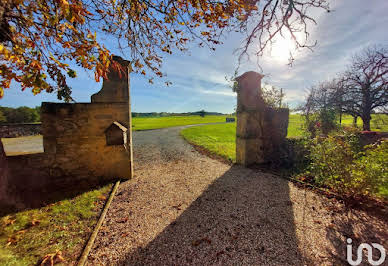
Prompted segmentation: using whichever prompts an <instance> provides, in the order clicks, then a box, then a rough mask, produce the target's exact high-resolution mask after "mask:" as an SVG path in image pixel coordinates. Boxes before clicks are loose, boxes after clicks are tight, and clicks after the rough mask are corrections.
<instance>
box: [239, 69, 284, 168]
mask: <svg viewBox="0 0 388 266" xmlns="http://www.w3.org/2000/svg"><path fill="white" fill-rule="evenodd" d="M262 78H263V75H261V74H259V73H257V72H253V71H250V72H246V73H245V74H243V75H241V76H239V77H238V78H236V81H237V82H238V89H237V130H236V161H237V163H238V164H242V165H245V166H248V165H252V164H263V163H271V162H273V161H275V160H278V159H279V158H280V157H281V148H282V145H283V143H284V141H285V138H286V136H287V127H288V113H289V111H288V109H286V108H279V109H274V108H271V107H269V106H267V105H266V104H265V102H264V100H263V98H262V92H261V79H262Z"/></svg>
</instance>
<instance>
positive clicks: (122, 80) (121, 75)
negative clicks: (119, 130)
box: [91, 56, 133, 177]
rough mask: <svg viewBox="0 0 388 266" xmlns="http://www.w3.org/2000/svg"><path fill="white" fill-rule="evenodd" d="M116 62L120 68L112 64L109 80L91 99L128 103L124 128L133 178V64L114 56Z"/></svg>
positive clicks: (100, 101)
mask: <svg viewBox="0 0 388 266" xmlns="http://www.w3.org/2000/svg"><path fill="white" fill-rule="evenodd" d="M112 59H113V60H114V61H116V62H117V63H119V65H120V68H117V67H116V66H115V65H114V64H111V66H110V69H109V73H108V78H107V79H104V80H103V82H102V88H101V90H100V91H99V92H97V93H95V94H93V95H92V97H91V102H92V103H102V102H109V103H115V102H117V103H123V102H124V103H127V104H128V112H129V117H128V120H127V121H121V122H124V126H125V127H127V129H128V130H127V143H126V146H125V148H126V149H127V151H128V154H129V159H130V164H131V177H133V143H132V113H131V94H130V76H129V75H130V73H131V64H130V62H129V61H127V60H124V59H123V58H121V57H120V56H113V58H112Z"/></svg>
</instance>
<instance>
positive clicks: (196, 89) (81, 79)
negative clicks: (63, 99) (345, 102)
mask: <svg viewBox="0 0 388 266" xmlns="http://www.w3.org/2000/svg"><path fill="white" fill-rule="evenodd" d="M330 7H331V9H332V12H330V13H327V12H325V11H323V10H319V11H318V10H316V11H314V13H313V17H314V18H316V21H317V25H315V26H312V25H311V27H310V28H309V32H310V34H311V35H310V38H311V40H316V41H317V45H316V47H314V48H313V51H310V50H307V49H304V50H301V51H296V52H295V55H294V58H295V61H294V64H293V66H292V67H290V66H288V65H287V63H288V55H289V50H291V51H294V48H293V45H292V42H291V41H290V40H288V39H281V38H280V39H278V40H277V41H276V43H275V44H274V45H273V47H272V49H271V50H268V51H267V52H265V54H264V56H263V57H261V58H259V62H260V67H261V69H260V68H259V67H258V65H257V63H256V59H255V58H254V60H253V61H245V62H243V64H241V66H240V68H239V74H243V73H244V72H245V71H257V72H261V73H263V74H264V75H265V77H264V79H263V82H265V83H267V84H271V85H274V86H277V87H281V88H283V90H284V92H285V94H286V99H285V100H286V102H288V103H289V105H290V107H295V106H297V105H298V104H300V103H301V102H303V100H304V97H305V96H306V93H307V90H308V88H309V87H311V86H312V85H314V84H317V83H318V82H321V81H325V80H328V79H331V78H334V77H335V76H336V75H338V73H340V72H341V71H343V70H345V68H346V65H347V64H348V63H349V61H350V59H351V57H352V55H354V54H355V53H357V52H358V51H360V50H361V49H363V48H364V47H366V46H368V45H373V44H382V45H388V31H387V27H388V15H387V14H388V1H387V0H369V1H365V0H332V1H330ZM241 42H242V36H241V35H238V34H231V35H229V36H228V37H227V38H226V39H225V40H224V41H223V44H222V45H220V46H218V47H217V49H216V51H211V50H210V49H208V48H199V47H196V46H194V47H191V49H190V51H189V52H188V53H181V52H179V51H176V52H175V53H173V55H170V56H167V57H165V59H164V64H163V68H162V72H163V73H165V74H167V80H169V81H171V82H172V85H170V86H168V87H167V86H166V85H165V84H164V80H157V79H155V82H154V84H153V85H152V84H149V83H148V80H147V79H145V78H143V77H142V76H141V75H138V74H131V76H130V78H131V104H132V111H133V112H190V111H198V110H202V109H204V110H206V111H215V112H222V113H232V112H233V110H234V108H235V105H236V94H235V93H233V92H232V89H231V87H230V83H229V82H228V81H227V80H226V79H225V77H231V76H232V75H233V74H234V72H235V69H236V66H237V57H238V54H236V53H234V51H235V49H236V48H238V47H239V46H240V45H241ZM108 48H110V47H108ZM122 56H123V57H124V58H125V55H122ZM75 69H76V70H77V75H78V76H77V78H75V79H71V80H69V84H70V86H71V87H72V88H73V95H72V96H73V98H74V99H75V100H76V102H90V96H91V95H92V94H93V93H96V92H97V91H99V90H100V89H101V86H102V84H101V83H97V82H95V80H94V75H93V73H90V72H89V73H88V72H86V71H83V70H81V69H77V68H76V67H75ZM44 101H46V102H58V100H57V98H56V95H55V94H48V93H41V94H38V95H36V96H33V95H32V93H31V92H30V91H27V90H26V91H23V92H22V91H21V90H20V87H19V86H17V85H12V86H11V88H10V89H8V90H6V91H5V92H4V97H3V98H2V99H0V106H10V107H18V106H30V107H34V106H39V105H40V104H41V102H44Z"/></svg>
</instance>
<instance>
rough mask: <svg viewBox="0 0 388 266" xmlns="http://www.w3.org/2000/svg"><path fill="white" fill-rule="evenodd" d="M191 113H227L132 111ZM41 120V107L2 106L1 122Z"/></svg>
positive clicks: (162, 113) (166, 113) (151, 115)
mask: <svg viewBox="0 0 388 266" xmlns="http://www.w3.org/2000/svg"><path fill="white" fill-rule="evenodd" d="M190 115H199V116H207V115H225V114H223V113H218V112H206V111H204V110H202V111H197V112H186V113H168V112H160V113H158V112H152V113H137V112H132V117H166V116H190ZM39 121H40V107H39V106H37V107H34V108H30V107H26V106H22V107H18V108H12V107H2V106H0V123H34V122H39Z"/></svg>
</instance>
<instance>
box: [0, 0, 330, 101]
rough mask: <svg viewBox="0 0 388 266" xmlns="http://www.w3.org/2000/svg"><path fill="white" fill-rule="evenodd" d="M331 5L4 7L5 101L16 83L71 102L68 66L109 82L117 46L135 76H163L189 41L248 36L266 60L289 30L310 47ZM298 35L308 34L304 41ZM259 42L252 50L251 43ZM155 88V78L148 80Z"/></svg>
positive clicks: (72, 0) (111, 0)
mask: <svg viewBox="0 0 388 266" xmlns="http://www.w3.org/2000/svg"><path fill="white" fill-rule="evenodd" d="M327 1H328V0H299V1H295V0H228V1H226V0H224V1H212V0H175V1H171V0H159V1H156V0H131V1H130V0H5V1H1V3H0V60H1V63H0V75H1V80H0V96H1V97H2V96H3V93H4V89H7V88H9V87H10V84H11V82H12V81H16V82H18V83H20V84H21V87H22V90H24V89H26V88H31V89H32V91H33V93H34V94H37V93H39V92H41V91H43V90H44V91H47V92H54V91H55V92H57V94H58V97H59V98H60V99H62V98H64V99H65V100H67V101H68V100H70V99H71V97H70V95H71V88H69V86H68V85H67V78H74V77H76V75H77V73H76V72H75V71H74V70H73V69H71V68H70V65H69V64H70V62H75V63H76V64H77V65H78V66H81V67H83V68H85V69H89V70H92V71H93V72H94V74H95V79H96V81H99V79H100V78H101V77H106V72H107V69H108V67H109V65H110V64H111V63H112V54H111V52H110V51H109V50H108V48H107V46H108V43H109V47H110V48H113V47H114V46H113V45H112V44H111V43H110V42H109V41H108V40H116V41H117V42H116V43H115V45H116V46H115V47H117V48H120V49H121V50H122V52H123V53H125V54H126V56H127V57H129V59H130V61H131V67H132V69H133V71H136V72H138V73H141V74H143V75H147V76H153V75H156V76H159V77H162V76H163V74H162V72H161V65H162V59H163V55H164V54H171V53H172V52H173V51H174V50H180V51H185V50H186V49H187V45H188V43H190V42H196V43H198V44H199V45H200V46H208V47H209V48H211V49H215V46H216V45H217V44H219V43H220V38H221V37H222V36H223V35H224V34H226V33H227V32H230V31H237V32H242V33H246V34H247V36H246V39H245V41H244V42H243V46H242V47H241V57H240V60H241V58H242V56H243V55H244V54H245V55H247V54H248V51H249V48H250V47H253V49H256V50H255V51H256V53H257V55H261V54H262V52H263V50H264V48H265V47H266V46H268V45H269V44H270V43H271V41H272V39H273V38H274V37H275V36H276V35H278V34H283V33H284V32H286V31H288V32H289V34H290V35H291V36H292V37H293V38H294V40H295V42H296V44H297V46H298V47H310V45H309V44H308V43H307V42H306V41H307V37H308V30H307V26H308V22H309V21H311V22H314V23H315V20H314V19H313V18H312V17H311V16H310V15H309V14H310V11H311V10H312V8H322V9H326V10H329V9H328V4H327ZM297 32H302V33H304V35H305V41H303V42H300V40H299V39H298V38H296V37H295V34H296V33H297ZM255 39H258V43H255V44H254V40H255ZM150 81H152V79H151V80H150Z"/></svg>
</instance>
